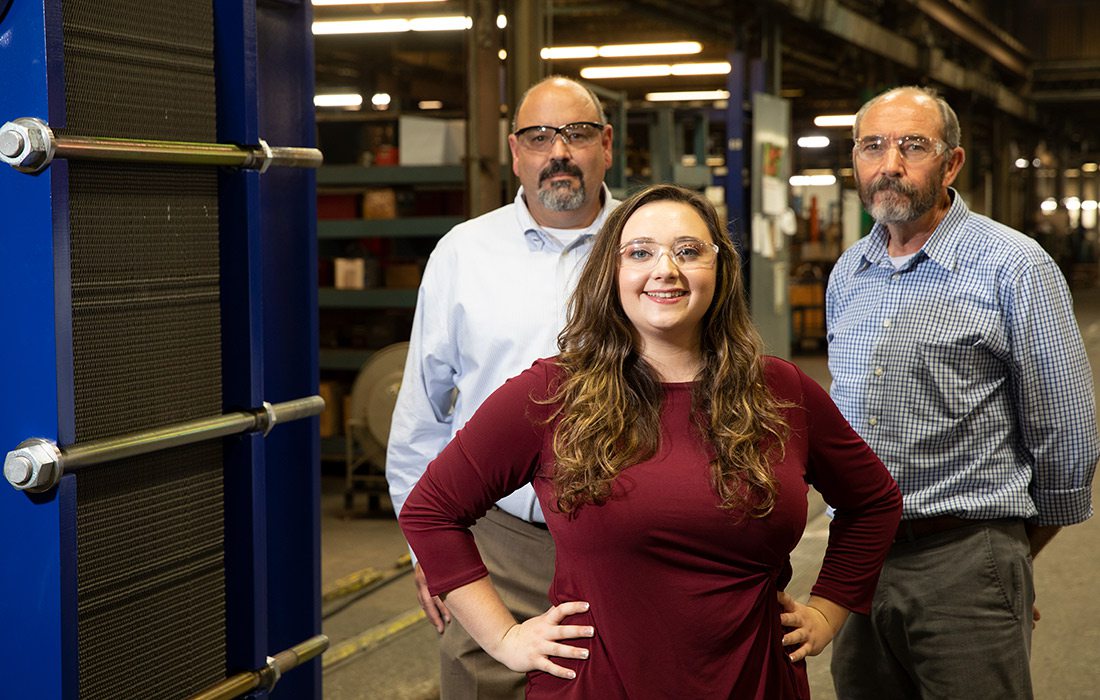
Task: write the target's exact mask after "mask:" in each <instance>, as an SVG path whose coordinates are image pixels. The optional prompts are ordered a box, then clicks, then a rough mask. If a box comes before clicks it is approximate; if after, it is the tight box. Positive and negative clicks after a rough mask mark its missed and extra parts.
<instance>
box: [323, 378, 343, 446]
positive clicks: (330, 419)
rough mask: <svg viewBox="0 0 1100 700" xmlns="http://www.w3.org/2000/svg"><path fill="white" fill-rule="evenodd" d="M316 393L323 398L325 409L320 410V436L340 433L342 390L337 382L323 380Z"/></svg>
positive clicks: (327, 436)
mask: <svg viewBox="0 0 1100 700" xmlns="http://www.w3.org/2000/svg"><path fill="white" fill-rule="evenodd" d="M318 393H319V394H320V396H321V398H322V399H324V400H325V410H324V411H322V412H321V437H323V438H330V437H336V436H337V435H340V434H341V432H342V430H341V426H343V419H342V417H341V413H342V411H341V408H343V403H344V390H343V387H342V386H341V384H340V383H339V382H335V381H332V380H324V381H322V382H321V383H320V386H319V387H318Z"/></svg>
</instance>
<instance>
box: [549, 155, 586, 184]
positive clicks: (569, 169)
mask: <svg viewBox="0 0 1100 700" xmlns="http://www.w3.org/2000/svg"><path fill="white" fill-rule="evenodd" d="M555 175H571V176H573V177H575V178H577V179H578V180H583V179H584V173H583V172H581V169H580V168H578V167H577V166H576V165H575V164H573V163H571V162H569V161H567V160H553V161H550V165H548V166H546V167H545V168H543V170H542V172H541V173H539V184H542V183H543V182H544V181H546V180H548V179H549V178H552V177H554V176H555Z"/></svg>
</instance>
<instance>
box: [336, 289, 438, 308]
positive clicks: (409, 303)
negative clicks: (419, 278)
mask: <svg viewBox="0 0 1100 700" xmlns="http://www.w3.org/2000/svg"><path fill="white" fill-rule="evenodd" d="M317 301H318V305H319V306H320V307H321V308H332V309H386V308H410V309H411V308H412V307H414V306H416V290H415V289H333V288H332V287H322V288H321V289H319V290H317Z"/></svg>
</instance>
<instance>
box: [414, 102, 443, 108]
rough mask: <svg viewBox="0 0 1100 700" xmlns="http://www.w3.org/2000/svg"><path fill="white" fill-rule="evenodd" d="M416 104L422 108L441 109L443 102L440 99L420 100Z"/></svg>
mask: <svg viewBox="0 0 1100 700" xmlns="http://www.w3.org/2000/svg"><path fill="white" fill-rule="evenodd" d="M416 106H417V107H418V108H420V109H423V110H429V109H443V102H442V100H420V101H419V102H417V103H416Z"/></svg>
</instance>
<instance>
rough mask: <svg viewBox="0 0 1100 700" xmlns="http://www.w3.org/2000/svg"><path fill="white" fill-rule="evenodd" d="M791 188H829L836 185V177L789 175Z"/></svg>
mask: <svg viewBox="0 0 1100 700" xmlns="http://www.w3.org/2000/svg"><path fill="white" fill-rule="evenodd" d="M789 182H790V183H791V187H829V186H830V185H835V184H836V175H791V179H790V181H789Z"/></svg>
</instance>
